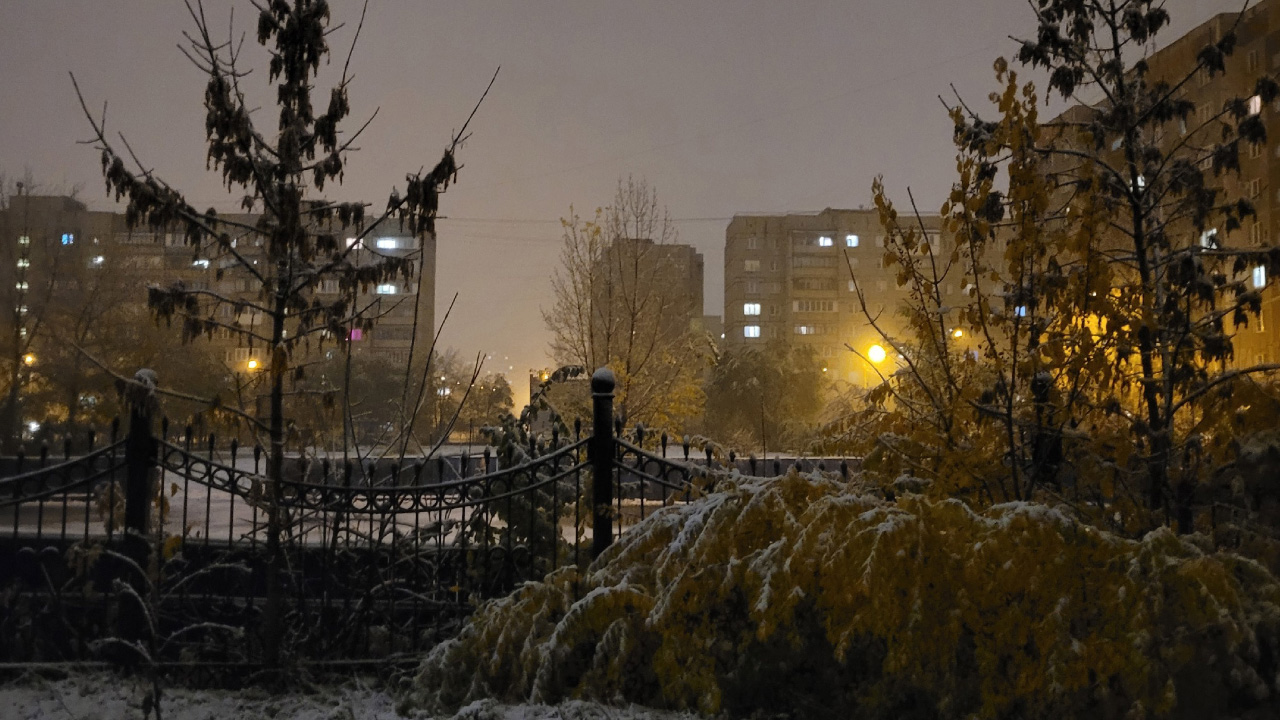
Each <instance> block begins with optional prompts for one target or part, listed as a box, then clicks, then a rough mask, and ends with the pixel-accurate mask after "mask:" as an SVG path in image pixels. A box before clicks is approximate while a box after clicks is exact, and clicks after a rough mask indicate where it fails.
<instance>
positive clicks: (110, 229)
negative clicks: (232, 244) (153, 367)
mask: <svg viewBox="0 0 1280 720" xmlns="http://www.w3.org/2000/svg"><path fill="white" fill-rule="evenodd" d="M224 217H225V218H226V219H228V220H233V221H237V222H239V223H243V224H249V225H252V224H255V223H256V222H257V220H258V216H255V215H226V216H224ZM387 225H388V227H386V228H385V229H384V228H381V227H379V228H374V230H373V232H370V233H369V234H368V235H367V236H366V237H365V238H364V239H363V240H362V241H360V244H359V246H357V247H355V248H354V250H353V253H354V256H355V259H356V262H357V263H362V262H373V261H376V260H377V259H378V257H379V256H400V257H404V256H408V255H416V256H417V257H419V258H420V260H419V262H421V263H423V267H422V268H421V270H422V272H421V285H419V284H418V283H417V282H416V281H409V282H405V281H403V280H400V279H397V280H395V281H390V282H386V283H383V284H380V285H376V286H372V287H369V288H368V289H367V291H366V292H363V293H361V294H360V295H359V296H358V297H357V303H358V306H359V307H361V308H365V309H366V312H367V314H369V315H371V316H376V317H378V321H377V324H376V326H375V327H374V329H373V330H371V331H368V332H365V331H362V330H360V329H355V330H353V331H352V333H351V340H352V343H353V345H352V348H353V350H354V351H355V352H357V353H359V354H361V355H364V356H366V357H373V358H379V359H383V360H386V361H388V362H392V363H397V364H404V363H406V362H407V361H408V359H409V345H410V340H411V337H412V334H413V331H414V327H415V323H416V327H417V329H418V333H419V334H418V337H419V338H420V339H422V338H427V340H426V341H425V342H427V343H429V342H430V340H429V338H430V337H431V333H432V328H433V327H434V323H435V316H434V307H435V304H434V298H435V257H436V247H435V239H434V237H429V238H427V239H426V241H425V242H420V241H419V240H418V239H417V238H414V237H412V236H410V235H409V234H408V233H406V232H404V231H402V230H401V228H400V227H399V225H398V223H396V222H395V221H390V222H388V223H387ZM347 242H348V243H350V244H353V245H354V244H355V243H356V240H355V238H349V239H348V240H347ZM243 243H244V244H245V246H244V247H239V248H237V252H238V253H239V254H241V255H242V256H243V257H245V258H246V259H248V260H250V261H252V262H258V261H263V262H265V254H264V252H263V249H262V248H261V246H260V245H258V244H257V243H255V241H254V240H252V239H246V240H244V241H243ZM420 244H421V247H419V245H420ZM417 269H418V268H417V267H415V271H416V270H417ZM415 274H416V272H415ZM175 282H182V283H183V284H184V285H185V286H186V287H187V288H189V289H195V290H208V291H210V292H214V293H217V294H219V295H222V296H224V297H228V298H232V299H235V298H241V299H245V300H251V299H255V298H256V294H257V288H256V287H255V285H254V282H253V280H252V278H251V277H249V275H248V273H246V272H244V271H243V270H242V269H240V268H239V267H238V266H237V265H236V263H235V261H234V260H232V259H230V258H215V257H203V256H202V255H201V253H200V252H198V250H197V249H196V248H194V247H192V246H189V245H187V244H186V243H185V242H184V239H183V236H182V233H181V232H177V231H175V232H167V231H166V232H155V231H152V230H151V229H148V228H145V227H142V228H133V229H130V228H129V227H128V226H127V223H126V222H125V217H124V215H122V214H120V213H113V212H100V211H92V210H89V209H88V208H87V207H86V206H85V205H84V204H83V203H81V202H79V201H77V200H75V199H74V198H70V197H65V196H34V195H26V194H19V195H15V196H12V197H10V198H9V204H8V207H7V208H6V209H5V210H3V211H0V298H3V299H4V300H7V302H6V303H5V306H6V307H9V308H12V312H13V324H12V326H11V327H12V328H13V332H14V336H15V337H16V338H21V337H25V334H26V326H27V325H28V324H30V322H32V321H33V320H32V319H33V318H38V317H40V314H41V310H42V307H41V305H42V304H43V303H47V302H50V301H51V299H55V298H58V297H61V296H62V295H64V294H66V293H70V292H75V291H77V290H80V289H83V288H85V287H86V286H90V285H92V286H93V287H95V288H98V289H102V288H106V287H109V288H110V290H111V292H110V293H109V297H110V298H111V300H110V301H111V302H114V303H118V304H121V305H124V306H135V307H136V309H138V311H139V315H140V316H144V315H145V310H146V302H147V287H148V286H162V287H163V286H168V285H171V284H173V283H175ZM338 292H339V287H338V283H337V281H336V280H331V281H324V282H322V283H321V285H320V287H319V288H318V290H317V294H318V295H319V296H321V297H325V296H336V295H337V294H338ZM99 295H101V293H99ZM415 311H416V312H415ZM216 319H217V320H218V321H220V322H226V323H228V324H231V323H234V322H239V323H240V324H241V325H243V326H247V327H252V326H254V325H258V324H259V323H264V322H266V319H265V318H261V317H254V316H253V314H252V313H249V312H247V311H246V312H241V313H237V311H236V308H235V307H234V306H232V305H224V306H222V307H220V308H219V310H218V315H217V317H216ZM174 341H175V342H177V341H178V338H177V334H176V331H175V337H174ZM421 347H425V345H422V346H421ZM209 348H210V352H212V353H214V354H215V356H216V357H217V358H219V359H220V360H221V361H222V362H223V363H224V364H225V365H226V367H227V370H228V371H229V372H253V371H256V370H258V369H260V368H263V367H265V363H266V357H265V351H264V349H263V348H262V347H260V346H259V347H253V348H251V347H250V346H249V344H248V343H246V342H244V340H243V339H242V338H241V337H239V336H238V335H237V334H236V333H233V332H230V331H227V330H218V331H215V332H214V334H213V337H212V338H210V339H209Z"/></svg>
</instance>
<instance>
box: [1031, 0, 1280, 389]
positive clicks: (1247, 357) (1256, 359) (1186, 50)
mask: <svg viewBox="0 0 1280 720" xmlns="http://www.w3.org/2000/svg"><path fill="white" fill-rule="evenodd" d="M1232 30H1234V31H1235V33H1236V45H1235V50H1234V52H1233V54H1232V55H1231V57H1229V58H1227V59H1226V63H1225V68H1224V69H1225V72H1223V73H1220V74H1218V75H1216V76H1215V77H1210V75H1209V73H1208V72H1206V71H1203V70H1201V71H1198V72H1196V73H1195V75H1194V76H1193V77H1191V78H1190V80H1189V82H1185V83H1184V82H1183V80H1184V79H1185V78H1187V76H1188V74H1189V73H1191V72H1192V70H1194V69H1195V67H1196V66H1197V65H1198V64H1199V58H1198V57H1197V56H1198V54H1199V53H1200V51H1201V50H1202V49H1203V48H1204V47H1205V46H1207V45H1210V44H1212V43H1216V42H1217V41H1218V40H1220V39H1221V38H1222V37H1223V36H1224V35H1225V34H1226V33H1228V32H1231V31H1232ZM1146 61H1147V64H1148V67H1149V71H1148V81H1149V82H1156V81H1161V80H1163V81H1165V82H1168V83H1169V84H1170V85H1171V86H1174V87H1177V88H1178V92H1179V93H1180V97H1181V98H1183V99H1185V100H1188V101H1190V102H1191V103H1193V105H1194V108H1195V109H1194V111H1193V112H1192V114H1191V116H1190V117H1189V118H1187V119H1186V120H1171V121H1169V122H1167V123H1164V124H1163V125H1160V126H1157V127H1155V128H1154V130H1153V132H1154V137H1152V138H1149V139H1150V140H1152V141H1154V144H1156V145H1157V146H1159V147H1160V148H1161V149H1162V150H1163V151H1164V152H1165V153H1179V154H1184V155H1188V156H1193V157H1194V158H1195V159H1196V160H1197V162H1198V164H1199V167H1200V168H1201V169H1202V170H1204V171H1205V172H1206V176H1205V180H1206V181H1207V182H1208V183H1209V184H1210V185H1214V184H1217V185H1218V186H1219V187H1221V189H1222V190H1223V191H1224V192H1225V199H1227V200H1232V201H1234V199H1236V198H1239V197H1247V198H1249V199H1250V200H1251V201H1252V202H1253V204H1254V207H1255V209H1256V211H1257V216H1256V218H1253V219H1252V220H1246V222H1245V224H1244V227H1241V228H1238V229H1236V230H1234V231H1232V232H1230V233H1228V231H1227V228H1225V227H1210V228H1207V229H1205V230H1203V231H1201V230H1197V229H1195V228H1193V227H1191V226H1190V224H1189V223H1184V224H1183V225H1181V226H1178V227H1174V228H1173V233H1174V236H1175V238H1174V242H1175V244H1180V245H1181V246H1182V247H1186V246H1191V245H1195V244H1199V245H1200V246H1201V247H1203V248H1205V249H1206V250H1211V249H1213V248H1216V247H1218V246H1230V247H1233V248H1256V249H1258V250H1267V249H1270V248H1274V247H1275V245H1276V241H1277V238H1280V227H1277V223H1280V101H1275V102H1272V103H1270V104H1267V103H1264V102H1262V99H1261V98H1260V97H1257V96H1255V95H1253V92H1254V87H1255V83H1256V82H1257V80H1258V78H1259V77H1260V76H1262V75H1270V76H1271V77H1273V78H1274V77H1276V76H1277V74H1278V73H1280V0H1263V1H1262V2H1259V3H1257V4H1256V5H1254V6H1253V7H1251V8H1249V9H1248V10H1246V11H1245V12H1244V13H1243V14H1241V13H1239V12H1226V13H1221V14H1218V15H1215V16H1214V17H1212V18H1210V19H1209V20H1208V21H1206V22H1205V23H1203V24H1201V25H1199V26H1197V27H1195V28H1194V29H1192V30H1191V31H1189V32H1187V33H1186V34H1184V35H1182V36H1181V37H1179V38H1177V39H1176V40H1174V41H1173V42H1171V43H1169V45H1167V46H1166V47H1164V48H1162V49H1161V50H1159V51H1157V52H1154V53H1152V54H1151V55H1150V56H1149V57H1148V58H1147V59H1146ZM1232 98H1247V103H1248V112H1250V113H1251V114H1260V115H1262V119H1263V121H1264V122H1265V124H1266V126H1267V130H1268V141H1267V143H1266V144H1265V145H1264V146H1253V145H1250V144H1247V143H1242V144H1241V146H1240V173H1239V175H1238V176H1236V175H1232V174H1226V175H1223V176H1222V177H1220V178H1216V179H1215V178H1214V177H1213V176H1212V174H1211V173H1209V172H1208V171H1210V170H1211V168H1212V158H1211V157H1210V156H1209V155H1208V153H1207V152H1206V148H1209V147H1212V146H1213V144H1214V143H1217V142H1221V140H1222V125H1221V124H1220V122H1218V121H1216V120H1215V118H1218V117H1219V115H1220V114H1221V113H1222V112H1223V108H1224V105H1225V103H1226V102H1227V101H1228V100H1229V99H1232ZM1093 112H1094V110H1093V109H1092V108H1090V107H1087V106H1083V105H1077V106H1075V107H1072V108H1070V109H1068V110H1067V111H1065V112H1064V113H1063V114H1061V115H1059V116H1058V117H1057V118H1054V120H1052V121H1050V123H1049V124H1050V125H1054V124H1057V123H1064V124H1066V125H1068V126H1070V125H1071V124H1072V123H1075V124H1077V125H1076V126H1083V125H1085V124H1087V123H1088V121H1089V119H1090V115H1091V114H1092V113H1093ZM1064 140H1065V141H1067V142H1079V143H1081V144H1082V145H1083V144H1086V143H1091V142H1092V141H1091V140H1088V139H1083V138H1080V139H1075V138H1073V137H1071V136H1066V137H1060V138H1059V141H1064ZM1122 152H1123V145H1122V141H1121V140H1119V139H1114V138H1113V139H1111V140H1110V149H1109V155H1110V157H1111V158H1113V159H1114V160H1116V161H1120V160H1121V159H1122V158H1121V153H1122ZM1060 162H1062V163H1065V162H1066V161H1060ZM1063 169H1064V168H1062V167H1055V168H1054V170H1057V171H1062V170H1063ZM1243 272H1244V275H1245V276H1244V277H1243V278H1242V279H1243V280H1244V281H1245V282H1246V284H1247V286H1251V287H1253V288H1256V289H1260V290H1262V312H1261V316H1260V317H1259V318H1255V319H1251V320H1250V323H1249V326H1248V327H1241V328H1238V329H1237V330H1235V336H1234V339H1233V340H1234V351H1235V355H1234V362H1235V363H1236V364H1237V365H1240V366H1249V365H1254V364H1263V363H1276V362H1280V286H1277V284H1276V283H1275V282H1274V278H1268V277H1267V272H1266V268H1265V267H1262V266H1255V267H1247V268H1245V269H1244V271H1243ZM1268 281H1271V282H1268Z"/></svg>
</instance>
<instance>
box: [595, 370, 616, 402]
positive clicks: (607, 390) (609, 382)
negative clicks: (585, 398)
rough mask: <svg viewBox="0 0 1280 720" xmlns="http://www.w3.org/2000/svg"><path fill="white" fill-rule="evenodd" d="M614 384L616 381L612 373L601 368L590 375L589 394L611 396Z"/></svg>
mask: <svg viewBox="0 0 1280 720" xmlns="http://www.w3.org/2000/svg"><path fill="white" fill-rule="evenodd" d="M616 384H617V381H615V380H614V379H613V371H612V370H610V369H609V368H607V367H602V368H600V369H599V370H596V371H595V373H594V374H592V375H591V394H592V395H611V394H613V388H614V385H616Z"/></svg>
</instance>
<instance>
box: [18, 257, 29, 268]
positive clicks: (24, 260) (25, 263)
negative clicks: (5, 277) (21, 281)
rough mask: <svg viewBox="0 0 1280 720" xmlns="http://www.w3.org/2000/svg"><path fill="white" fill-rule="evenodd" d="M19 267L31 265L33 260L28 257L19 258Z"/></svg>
mask: <svg viewBox="0 0 1280 720" xmlns="http://www.w3.org/2000/svg"><path fill="white" fill-rule="evenodd" d="M18 267H20V268H25V267H31V261H30V260H28V259H27V258H18Z"/></svg>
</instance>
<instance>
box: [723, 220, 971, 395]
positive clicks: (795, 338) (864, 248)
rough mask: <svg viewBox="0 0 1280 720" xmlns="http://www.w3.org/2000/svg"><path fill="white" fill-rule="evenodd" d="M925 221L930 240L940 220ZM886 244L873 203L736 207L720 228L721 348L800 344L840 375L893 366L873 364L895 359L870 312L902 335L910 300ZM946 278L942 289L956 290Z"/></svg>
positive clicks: (867, 377) (863, 375)
mask: <svg viewBox="0 0 1280 720" xmlns="http://www.w3.org/2000/svg"><path fill="white" fill-rule="evenodd" d="M922 220H923V223H924V227H925V230H926V232H927V233H928V234H929V235H930V236H932V238H933V239H934V241H935V243H936V238H937V235H938V232H939V231H938V228H939V227H940V219H939V218H938V217H937V216H926V217H924V218H922ZM884 243H885V231H884V229H883V227H882V226H881V224H880V217H879V214H878V213H877V211H875V210H833V209H831V208H828V209H826V210H823V211H821V212H813V213H788V214H785V215H749V214H747V215H736V216H734V218H733V220H732V221H731V222H730V223H729V227H728V230H726V232H725V248H724V285H725V287H724V347H725V349H727V350H730V351H732V350H734V349H741V348H753V347H754V348H763V347H764V346H765V345H766V343H768V342H769V341H771V340H778V341H782V342H785V343H796V344H801V345H807V346H809V347H812V348H813V349H814V351H815V352H816V353H817V355H818V356H819V357H820V358H821V362H822V363H823V367H824V369H825V370H826V371H827V372H828V373H831V374H832V376H833V377H834V378H835V379H837V380H840V381H844V382H849V383H853V384H856V385H865V384H869V383H871V382H873V381H875V380H878V378H879V376H878V375H877V373H876V370H877V369H887V368H888V367H890V366H891V365H885V366H882V367H873V366H872V364H873V363H874V364H875V365H877V366H879V365H880V364H881V363H886V362H887V363H889V364H891V363H892V362H893V360H894V358H893V357H891V355H892V350H891V346H889V347H886V343H885V342H884V339H883V338H882V337H881V335H880V333H879V332H878V331H877V330H876V329H875V328H874V327H872V324H871V322H870V320H869V317H868V315H870V317H873V318H875V319H876V324H878V325H879V326H880V328H881V329H882V330H883V331H885V332H886V333H888V334H889V335H890V336H900V335H901V334H902V332H903V329H904V323H903V316H902V315H901V313H900V312H899V308H900V306H901V304H902V303H903V302H904V301H905V300H906V299H907V296H906V290H905V289H903V288H900V287H898V283H897V279H896V276H895V273H894V272H893V271H892V270H889V269H886V268H885V267H884V263H883V257H884ZM957 282H958V281H957ZM952 284H953V285H955V287H947V288H944V292H945V293H946V294H948V295H950V294H953V293H958V292H960V291H961V288H960V287H959V286H958V284H956V283H952ZM859 288H860V289H861V291H862V295H863V297H864V298H865V300H866V308H865V310H864V308H863V305H862V302H861V301H860V300H859V298H858V292H857V290H858V289H859ZM850 348H853V350H856V351H857V352H856V353H855V352H853V350H851V349H850ZM873 348H875V349H873ZM882 353H883V354H882ZM859 355H861V356H862V357H859Z"/></svg>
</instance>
